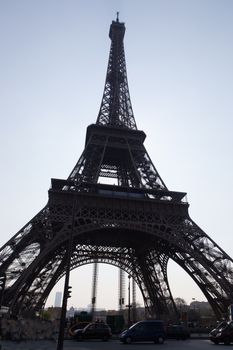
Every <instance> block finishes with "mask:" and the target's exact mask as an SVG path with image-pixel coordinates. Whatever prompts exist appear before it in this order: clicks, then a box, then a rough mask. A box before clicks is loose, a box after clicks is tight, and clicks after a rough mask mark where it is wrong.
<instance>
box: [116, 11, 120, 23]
mask: <svg viewBox="0 0 233 350" xmlns="http://www.w3.org/2000/svg"><path fill="white" fill-rule="evenodd" d="M116 14H117V18H116V21H117V22H119V12H117V13H116Z"/></svg>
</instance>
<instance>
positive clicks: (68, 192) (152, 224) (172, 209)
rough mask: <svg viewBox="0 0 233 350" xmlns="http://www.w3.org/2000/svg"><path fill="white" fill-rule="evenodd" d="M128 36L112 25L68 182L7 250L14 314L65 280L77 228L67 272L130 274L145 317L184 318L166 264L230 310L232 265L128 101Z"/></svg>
mask: <svg viewBox="0 0 233 350" xmlns="http://www.w3.org/2000/svg"><path fill="white" fill-rule="evenodd" d="M124 33H125V26H124V23H120V22H119V21H118V20H116V21H113V22H112V24H111V27H110V39H111V50H110V56H109V63H108V68H107V77H106V82H105V88H104V94H103V99H102V103H101V107H100V112H99V115H98V118H97V122H96V124H92V125H90V126H88V127H87V133H86V143H85V147H84V151H83V153H82V155H81V157H80V159H79V160H78V162H77V164H76V165H75V167H74V169H73V170H72V172H71V174H70V176H69V177H68V179H67V180H59V179H52V186H51V188H50V190H49V199H48V203H47V205H46V206H45V207H44V208H43V209H42V210H41V211H40V212H39V213H38V214H37V215H36V216H35V217H34V218H33V219H32V220H31V221H30V222H29V223H27V224H26V225H25V226H24V227H23V228H22V229H21V230H20V231H19V232H18V233H16V235H14V236H13V237H12V238H11V239H10V240H9V241H8V242H7V243H6V244H5V245H4V246H3V247H2V248H1V250H0V259H1V260H0V261H1V267H0V275H4V274H6V285H5V291H4V295H3V296H2V297H3V305H5V306H9V308H10V310H11V312H12V313H14V314H19V313H26V312H35V311H37V310H40V309H41V308H42V307H43V306H44V304H45V301H46V299H47V297H48V295H49V293H50V291H51V289H52V288H53V286H54V285H55V284H56V283H57V281H58V280H59V279H60V278H61V277H62V276H63V275H64V274H65V271H66V261H67V260H66V259H65V255H66V251H67V242H68V240H69V237H70V234H71V233H70V232H71V228H72V229H73V238H72V239H73V246H72V256H71V261H70V269H75V268H77V267H79V266H81V265H84V264H88V263H98V262H101V263H107V264H111V265H114V266H117V267H119V268H121V269H123V270H124V271H126V272H127V273H128V274H129V275H130V276H131V277H132V278H133V279H134V280H135V281H136V283H137V285H138V286H139V288H140V290H141V293H142V295H143V298H144V302H145V307H146V310H147V313H148V315H151V316H157V317H164V318H166V317H170V314H171V313H172V312H176V311H177V310H176V306H175V303H174V300H173V297H172V293H171V290H170V287H169V282H168V275H167V265H168V261H169V259H172V260H174V261H175V262H176V263H177V264H178V265H180V266H181V267H182V268H183V269H184V270H185V271H186V272H187V273H188V274H189V275H190V276H191V278H192V279H193V280H194V282H195V283H196V284H197V285H198V286H199V288H200V289H201V290H202V292H203V293H204V295H205V296H206V298H207V300H208V301H209V303H210V305H211V306H212V308H213V310H214V312H215V314H216V315H217V316H218V317H221V316H222V315H223V314H225V313H226V312H227V308H228V306H229V304H231V303H233V293H232V286H233V260H232V259H231V258H230V257H229V256H228V255H227V254H226V253H225V252H224V251H223V250H222V249H221V248H220V247H219V246H218V245H217V244H216V243H215V242H214V241H213V240H212V239H211V238H210V237H209V236H208V235H207V234H206V233H205V232H203V230H202V229H201V228H200V227H198V226H197V225H196V224H195V223H194V222H193V220H192V219H191V218H190V216H189V213H188V206H189V205H188V203H187V202H186V201H185V195H186V193H181V192H175V191H169V190H168V188H167V187H166V185H165V184H164V182H163V180H162V178H161V177H160V175H159V173H158V171H157V170H156V168H155V167H154V165H153V163H152V161H151V159H150V157H149V155H148V153H147V151H146V149H145V147H144V140H145V137H146V135H145V133H144V132H143V131H140V130H138V129H137V127H136V123H135V119H134V115H133V110H132V106H131V102H130V96H129V89H128V83H127V75H126V65H125V55H124V46H123V38H124ZM110 180H111V181H114V183H115V184H114V185H112V184H109V181H110ZM93 293H94V294H95V292H93ZM94 294H93V295H94Z"/></svg>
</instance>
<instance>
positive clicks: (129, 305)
mask: <svg viewBox="0 0 233 350" xmlns="http://www.w3.org/2000/svg"><path fill="white" fill-rule="evenodd" d="M130 278H131V276H130V275H128V279H129V284H128V305H126V307H128V328H129V327H130V323H131V319H130V308H131V304H130V302H131V301H130Z"/></svg>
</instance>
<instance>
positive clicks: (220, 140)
mask: <svg viewBox="0 0 233 350" xmlns="http://www.w3.org/2000/svg"><path fill="white" fill-rule="evenodd" d="M117 11H119V12H120V21H123V22H125V24H126V34H125V52H126V62H127V71H128V81H129V88H130V94H131V101H132V104H133V109H134V114H135V118H136V121H137V125H138V128H139V129H142V130H144V131H145V133H146V134H147V139H146V141H145V145H146V148H147V150H148V152H149V154H150V157H151V158H152V160H153V162H154V164H155V166H156V168H157V169H158V171H159V173H160V175H161V176H162V178H163V180H164V182H165V183H166V185H167V186H168V188H169V189H170V190H174V191H185V192H187V193H188V201H189V203H190V215H191V217H192V218H193V219H194V221H195V222H196V223H197V224H198V225H199V226H201V228H202V229H203V230H204V231H205V232H206V233H207V234H208V235H209V236H211V238H213V239H214V240H215V241H216V242H217V243H218V244H219V245H220V246H221V247H222V248H223V249H224V250H225V251H226V252H227V253H228V254H230V255H231V256H233V237H232V233H233V229H232V224H231V217H232V215H233V204H232V203H233V201H232V198H233V188H232V179H233V162H232V149H233V138H232V132H233V118H232V113H233V105H232V93H233V67H232V64H233V63H232V62H233V45H232V38H233V1H232V0H143V1H141V0H140V1H139V0H118V1H113V0H98V1H93V0H92V1H91V0H82V1H81V0H66V1H62V0H49V1H48V0H40V1H31V0H20V1H19V0H2V1H1V2H0V45H1V55H0V116H1V117H0V118H1V128H0V133H1V134H0V156H1V158H0V159H1V172H0V179H1V197H0V210H1V221H0V232H1V234H0V245H3V244H4V243H5V242H6V241H7V240H8V239H10V238H11V237H12V236H13V235H14V234H15V233H16V232H17V231H18V230H19V229H20V228H21V227H22V226H24V224H26V222H28V221H29V220H30V219H31V218H32V217H33V216H34V215H35V214H36V213H37V212H38V211H39V210H40V209H42V207H44V205H45V204H46V203H47V198H48V197H47V191H48V189H49V186H50V179H51V178H52V177H54V178H67V177H68V175H69V173H70V171H71V170H72V168H73V166H74V165H75V163H76V161H77V160H78V158H79V156H80V154H81V152H82V150H83V147H84V140H85V132H86V127H87V125H88V124H91V123H93V122H95V121H96V117H97V114H98V110H99V106H100V102H101V98H102V93H103V87H104V81H105V75H106V68H107V61H108V55H109V48H110V40H109V38H108V31H109V26H110V24H111V21H112V20H113V19H115V17H116V15H115V14H116V12H117ZM169 276H170V283H171V287H172V289H173V293H174V296H175V297H176V296H179V297H183V298H184V299H185V300H186V301H187V302H190V301H191V299H192V298H196V299H198V300H204V297H203V296H202V294H201V292H200V291H199V290H198V289H197V288H196V287H195V286H194V284H193V283H192V281H191V280H190V278H187V277H186V276H185V274H184V273H183V272H182V271H181V270H180V268H177V267H176V266H175V265H174V264H170V265H169ZM91 279H92V267H91V266H90V265H89V266H87V267H82V268H80V269H77V271H75V272H74V273H72V282H71V284H72V285H73V297H72V298H71V300H70V301H69V305H75V306H86V305H87V304H89V303H90V298H91V297H90V295H91V290H90V287H91ZM117 280H118V274H117V269H116V268H112V267H111V268H109V267H107V268H106V266H101V268H100V274H99V285H101V287H100V288H99V289H98V295H97V307H106V308H111V307H117ZM61 289H62V288H61V286H57V287H55V291H56V290H61ZM53 302H54V293H53V294H52V296H51V297H50V299H49V301H48V304H49V305H51V304H53Z"/></svg>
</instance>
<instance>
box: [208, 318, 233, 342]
mask: <svg viewBox="0 0 233 350" xmlns="http://www.w3.org/2000/svg"><path fill="white" fill-rule="evenodd" d="M209 338H210V340H211V341H212V342H213V343H214V344H219V343H224V344H226V345H229V344H230V343H232V342H233V321H229V322H227V323H226V322H225V323H222V324H220V325H218V327H216V328H215V329H213V330H212V331H211V332H210V335H209Z"/></svg>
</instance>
